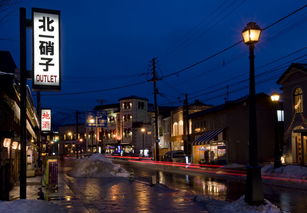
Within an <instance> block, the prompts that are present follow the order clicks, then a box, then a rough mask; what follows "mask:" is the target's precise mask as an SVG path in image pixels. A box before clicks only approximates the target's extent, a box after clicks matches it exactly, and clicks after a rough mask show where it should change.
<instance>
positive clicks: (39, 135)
mask: <svg viewBox="0 0 307 213" xmlns="http://www.w3.org/2000/svg"><path fill="white" fill-rule="evenodd" d="M36 102H37V107H36V108H37V116H38V123H39V128H38V135H37V146H38V158H37V165H38V168H39V169H40V171H41V169H42V160H41V155H42V141H41V125H42V122H41V92H40V91H38V92H37V93H36Z"/></svg>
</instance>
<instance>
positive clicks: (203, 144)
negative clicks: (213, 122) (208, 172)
mask: <svg viewBox="0 0 307 213" xmlns="http://www.w3.org/2000/svg"><path fill="white" fill-rule="evenodd" d="M192 162H193V163H202V164H206V163H210V164H224V163H226V143H225V141H224V140H223V129H217V130H210V131H206V132H204V133H202V134H201V135H199V136H198V137H196V138H195V140H194V141H193V143H192Z"/></svg>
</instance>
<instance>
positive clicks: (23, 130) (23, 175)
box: [19, 8, 27, 199]
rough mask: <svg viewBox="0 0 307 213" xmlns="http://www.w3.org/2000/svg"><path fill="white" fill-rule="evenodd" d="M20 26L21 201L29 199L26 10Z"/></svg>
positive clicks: (20, 12)
mask: <svg viewBox="0 0 307 213" xmlns="http://www.w3.org/2000/svg"><path fill="white" fill-rule="evenodd" d="M19 21H20V22H19V24H20V28H19V29H20V143H21V150H20V176H19V181H20V199H26V198H27V180H26V178H27V173H26V172H27V171H26V169H27V168H26V166H27V164H26V163H27V162H26V160H27V158H26V146H27V129H26V119H27V118H26V116H27V114H26V110H27V108H26V107H27V102H26V100H27V87H26V83H27V82H26V79H27V76H26V75H27V73H26V67H27V66H26V8H20V9H19Z"/></svg>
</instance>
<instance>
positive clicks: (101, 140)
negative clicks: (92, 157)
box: [87, 104, 121, 153]
mask: <svg viewBox="0 0 307 213" xmlns="http://www.w3.org/2000/svg"><path fill="white" fill-rule="evenodd" d="M94 111H100V112H105V113H106V119H107V120H106V123H105V124H106V125H105V126H104V127H94V128H92V129H94V132H95V135H96V137H95V141H97V142H98V144H100V145H101V146H102V150H103V151H105V152H106V153H113V152H115V151H116V152H117V150H119V149H118V146H119V145H120V140H121V134H120V133H121V131H120V125H118V123H119V122H120V120H119V104H106V105H99V106H96V107H95V108H94ZM87 129H88V131H87V134H88V135H90V131H91V128H87Z"/></svg>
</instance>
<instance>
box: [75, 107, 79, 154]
mask: <svg viewBox="0 0 307 213" xmlns="http://www.w3.org/2000/svg"><path fill="white" fill-rule="evenodd" d="M78 135H79V112H78V110H77V111H76V149H77V159H78V158H79V138H78Z"/></svg>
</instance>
